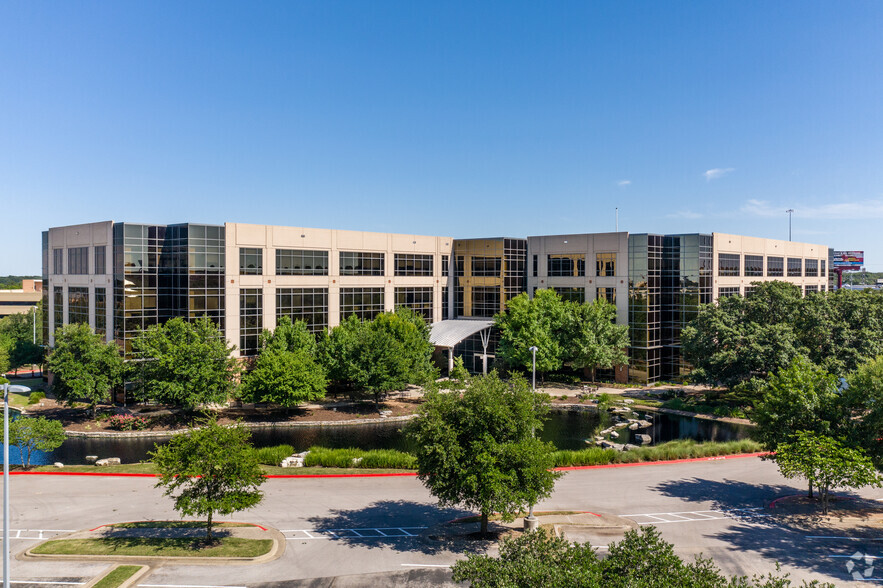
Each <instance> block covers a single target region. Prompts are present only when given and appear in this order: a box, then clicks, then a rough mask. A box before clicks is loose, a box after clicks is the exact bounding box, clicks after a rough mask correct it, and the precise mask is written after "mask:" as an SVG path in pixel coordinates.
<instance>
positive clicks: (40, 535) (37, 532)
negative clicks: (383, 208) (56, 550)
mask: <svg viewBox="0 0 883 588" xmlns="http://www.w3.org/2000/svg"><path fill="white" fill-rule="evenodd" d="M9 533H10V537H9V539H10V541H11V540H13V539H29V540H31V541H40V540H42V539H49V538H50V537H54V536H55V535H60V534H62V533H73V531H71V530H64V529H10V530H9ZM13 533H15V534H14V535H13ZM46 533H50V534H51V535H46ZM31 583H32V584H33V582H31Z"/></svg>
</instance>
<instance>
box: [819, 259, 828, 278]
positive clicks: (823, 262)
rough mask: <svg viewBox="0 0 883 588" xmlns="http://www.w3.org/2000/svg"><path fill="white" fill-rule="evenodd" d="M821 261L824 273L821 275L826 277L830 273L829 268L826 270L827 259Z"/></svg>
mask: <svg viewBox="0 0 883 588" xmlns="http://www.w3.org/2000/svg"><path fill="white" fill-rule="evenodd" d="M821 262H822V273H821V274H819V275H821V276H822V277H823V278H824V277H825V276H826V275H828V273H827V270H825V260H824V259H822V260H821Z"/></svg>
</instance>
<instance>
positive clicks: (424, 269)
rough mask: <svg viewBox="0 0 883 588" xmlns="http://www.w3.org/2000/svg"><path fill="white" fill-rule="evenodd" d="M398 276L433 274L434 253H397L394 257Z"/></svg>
mask: <svg viewBox="0 0 883 588" xmlns="http://www.w3.org/2000/svg"><path fill="white" fill-rule="evenodd" d="M393 263H394V264H395V275H397V276H432V275H433V270H432V255H423V254H418V253H396V254H395V255H394V257H393Z"/></svg>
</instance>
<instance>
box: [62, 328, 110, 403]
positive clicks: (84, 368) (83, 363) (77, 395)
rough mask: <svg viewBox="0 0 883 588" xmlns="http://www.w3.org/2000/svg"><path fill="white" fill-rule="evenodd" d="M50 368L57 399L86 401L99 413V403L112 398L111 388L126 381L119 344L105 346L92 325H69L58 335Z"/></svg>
mask: <svg viewBox="0 0 883 588" xmlns="http://www.w3.org/2000/svg"><path fill="white" fill-rule="evenodd" d="M46 363H47V367H48V369H49V371H50V372H52V391H53V393H54V394H55V396H56V398H58V399H59V400H62V401H67V402H73V401H75V400H84V401H85V402H87V403H88V404H89V405H90V406H91V407H92V414H93V415H94V414H95V413H96V407H97V405H98V403H99V402H103V401H106V400H108V399H109V398H110V394H111V389H112V388H114V387H115V386H119V385H121V384H122V382H123V372H124V366H123V358H122V356H121V355H120V349H119V347H117V345H116V343H113V342H110V343H102V341H101V335H97V334H95V333H93V332H92V329H91V328H90V327H89V325H84V324H80V323H77V324H72V325H65V326H64V327H62V328H60V329H58V330H57V331H56V332H55V348H54V349H53V350H52V351H51V352H50V353H49V357H48V358H47V362H46Z"/></svg>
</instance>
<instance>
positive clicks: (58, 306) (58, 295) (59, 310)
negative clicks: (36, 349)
mask: <svg viewBox="0 0 883 588" xmlns="http://www.w3.org/2000/svg"><path fill="white" fill-rule="evenodd" d="M52 306H53V312H52V315H53V316H52V319H53V321H54V323H55V324H54V325H52V328H53V330H54V331H57V330H58V329H60V328H61V327H62V326H64V288H62V287H61V286H55V290H54V291H53V292H52ZM47 344H48V341H47Z"/></svg>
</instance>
